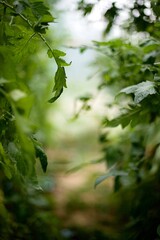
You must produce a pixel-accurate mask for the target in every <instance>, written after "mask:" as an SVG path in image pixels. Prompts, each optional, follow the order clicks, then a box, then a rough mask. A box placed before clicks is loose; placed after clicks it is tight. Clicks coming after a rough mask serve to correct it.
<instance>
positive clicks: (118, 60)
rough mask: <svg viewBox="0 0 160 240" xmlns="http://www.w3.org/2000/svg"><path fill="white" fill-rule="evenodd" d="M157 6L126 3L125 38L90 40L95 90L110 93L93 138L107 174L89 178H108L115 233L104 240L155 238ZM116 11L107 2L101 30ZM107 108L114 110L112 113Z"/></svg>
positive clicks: (159, 163) (159, 161) (159, 74)
mask: <svg viewBox="0 0 160 240" xmlns="http://www.w3.org/2000/svg"><path fill="white" fill-rule="evenodd" d="M97 4H98V3H97ZM159 5H160V2H159V1H139V0H135V1H132V3H131V4H130V5H129V6H128V9H127V12H128V19H127V20H126V22H123V26H122V25H121V27H123V30H124V29H125V31H126V32H125V33H126V34H125V36H126V37H120V38H118V39H111V40H108V41H107V40H104V41H101V42H97V41H94V43H93V44H94V47H93V48H94V49H95V50H96V51H97V53H98V54H99V53H100V55H98V54H97V55H98V56H97V59H96V61H95V63H94V66H95V68H97V71H98V72H99V73H100V77H101V80H100V83H99V88H98V91H105V90H106V89H107V93H108V92H109V90H110V93H111V94H112V95H113V96H114V97H115V101H114V102H112V103H108V102H107V99H106V114H104V117H103V120H102V125H101V133H100V136H99V141H100V143H101V145H102V154H103V156H102V159H103V160H104V161H105V162H106V165H107V173H104V175H102V176H100V177H99V178H97V180H96V182H95V186H97V185H98V184H100V183H101V182H102V181H104V180H106V179H108V178H109V177H113V178H114V194H113V196H112V197H111V202H110V203H109V204H108V209H109V208H111V209H114V210H115V212H114V214H115V216H114V220H113V219H112V221H110V223H108V222H107V224H110V227H111V229H113V228H114V229H116V231H115V233H114V232H113V231H111V234H110V239H127V240H128V239H131V240H132V239H159V237H160V236H159V222H160V218H159V214H158V212H159V206H158V202H159V200H160V194H159V190H158V188H159V186H160V182H159V170H160V158H159V153H160V149H159V145H160V142H159V137H160V132H159V124H160V111H159V101H160V94H159V93H160V84H159V83H160V82H159V80H160V68H159V63H160V57H159V56H160V54H159V53H160V34H159V33H160V32H159V30H158V28H157V26H158V25H159V16H160V12H159ZM125 9H126V6H123V11H124V10H125ZM121 10H122V9H120V8H119V7H118V4H117V3H114V1H113V4H112V6H111V7H110V8H108V9H107V10H106V12H104V15H103V16H104V18H106V23H107V26H106V29H105V30H104V33H105V34H106V33H109V32H110V31H111V30H112V29H113V28H114V26H115V24H116V21H117V19H118V17H119V16H120V13H121ZM128 34H130V35H131V37H129V35H128ZM133 34H136V36H137V39H136V41H134V38H132V36H133ZM110 108H111V109H112V108H113V109H116V110H115V111H114V114H112V115H111V114H109V113H108V112H110ZM107 113H108V114H107ZM113 128H114V130H113ZM142 226H143V227H142Z"/></svg>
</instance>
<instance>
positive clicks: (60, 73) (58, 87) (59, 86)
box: [49, 67, 67, 103]
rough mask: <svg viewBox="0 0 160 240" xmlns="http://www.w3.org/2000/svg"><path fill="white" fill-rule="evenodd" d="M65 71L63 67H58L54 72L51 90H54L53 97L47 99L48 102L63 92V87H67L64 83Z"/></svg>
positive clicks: (51, 101)
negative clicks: (53, 82) (53, 83)
mask: <svg viewBox="0 0 160 240" xmlns="http://www.w3.org/2000/svg"><path fill="white" fill-rule="evenodd" d="M66 78H67V77H66V73H65V69H64V67H58V69H57V72H56V74H55V85H54V88H53V92H55V94H54V97H53V98H51V99H50V100H49V102H50V103H53V102H55V101H56V100H57V98H59V97H60V95H61V94H62V92H63V87H65V88H66V87H67V85H66Z"/></svg>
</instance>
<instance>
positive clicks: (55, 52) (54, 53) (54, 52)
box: [47, 49, 66, 58]
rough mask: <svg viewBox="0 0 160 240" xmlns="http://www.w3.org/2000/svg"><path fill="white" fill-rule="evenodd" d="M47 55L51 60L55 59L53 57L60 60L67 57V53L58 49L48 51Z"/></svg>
mask: <svg viewBox="0 0 160 240" xmlns="http://www.w3.org/2000/svg"><path fill="white" fill-rule="evenodd" d="M47 54H48V57H49V58H53V57H54V58H59V57H64V56H65V55H66V53H65V52H62V51H60V50H58V49H53V50H51V49H48V51H47Z"/></svg>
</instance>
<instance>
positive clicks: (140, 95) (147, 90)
mask: <svg viewBox="0 0 160 240" xmlns="http://www.w3.org/2000/svg"><path fill="white" fill-rule="evenodd" d="M120 93H126V94H130V93H133V94H134V102H135V103H136V104H138V103H140V102H141V101H142V100H143V99H144V98H146V97H147V96H148V95H153V94H156V93H157V91H156V89H155V83H154V82H151V81H145V82H141V83H139V84H137V85H133V86H130V87H127V88H124V89H122V90H121V91H120Z"/></svg>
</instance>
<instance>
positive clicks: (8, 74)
mask: <svg viewBox="0 0 160 240" xmlns="http://www.w3.org/2000/svg"><path fill="white" fill-rule="evenodd" d="M51 22H54V17H53V16H52V15H51V14H50V12H49V9H48V7H47V6H46V5H44V3H43V1H34V0H33V1H0V31H1V32H0V43H1V45H0V68H1V71H0V95H1V98H0V116H1V117H0V129H1V131H0V158H1V159H0V163H1V170H2V171H3V172H4V174H5V175H6V176H7V177H8V178H9V179H10V178H11V177H12V176H17V177H20V178H21V177H24V176H25V180H26V179H28V180H29V181H32V180H33V181H35V182H36V173H35V159H36V158H39V159H40V162H41V165H42V168H43V171H46V167H47V158H46V155H45V153H44V152H43V150H42V148H41V144H40V143H39V142H38V140H37V139H36V138H35V133H36V130H37V127H36V124H35V123H34V122H32V119H31V117H30V115H31V111H32V109H33V106H34V104H35V103H36V99H35V98H36V95H35V94H34V92H33V89H32V88H31V81H32V80H33V79H34V77H35V75H36V74H35V73H37V72H39V76H40V75H41V74H42V77H43V78H45V74H44V73H43V66H42V67H40V68H38V64H37V63H36V54H38V52H40V49H41V48H42V44H43V45H45V46H46V51H47V54H48V57H49V58H54V60H55V64H56V65H57V71H56V73H55V78H54V82H55V83H54V88H53V94H54V96H53V97H51V99H50V100H49V102H54V101H55V100H56V99H57V98H58V97H59V96H60V95H61V93H62V91H63V88H64V87H66V74H65V69H64V67H65V66H68V65H69V64H67V63H66V62H65V60H63V59H62V58H61V57H63V56H65V53H64V52H62V51H59V50H57V49H53V48H51V46H50V43H49V41H48V40H47V38H46V37H45V34H46V30H47V28H48V26H49V24H50V23H51ZM37 59H38V58H37ZM34 68H35V72H34ZM41 81H45V79H41V78H40V79H39V82H41ZM32 85H33V84H32ZM34 110H35V111H36V109H34ZM37 114H38V111H37Z"/></svg>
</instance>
